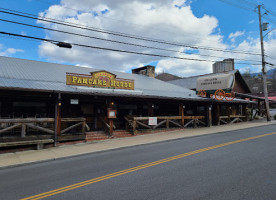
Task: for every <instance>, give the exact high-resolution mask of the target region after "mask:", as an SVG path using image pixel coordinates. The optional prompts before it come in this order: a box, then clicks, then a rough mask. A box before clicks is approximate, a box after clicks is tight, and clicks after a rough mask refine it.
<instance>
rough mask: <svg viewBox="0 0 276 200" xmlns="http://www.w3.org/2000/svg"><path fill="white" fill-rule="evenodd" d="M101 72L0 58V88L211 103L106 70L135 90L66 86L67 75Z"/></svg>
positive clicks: (150, 80) (171, 87)
mask: <svg viewBox="0 0 276 200" xmlns="http://www.w3.org/2000/svg"><path fill="white" fill-rule="evenodd" d="M99 70H100V69H95V68H88V67H80V66H72V65H63V64H55V63H47V62H40V61H33V60H25V59H19V58H10V57H3V56H0V88H2V89H17V90H36V91H48V92H61V93H82V94H83V93H85V94H91V95H94V94H95V95H112V96H132V97H142V98H165V99H166V98H169V99H182V100H194V101H210V100H208V99H204V98H201V97H198V96H197V95H196V94H195V92H194V91H192V90H189V89H186V88H183V87H180V86H176V85H174V84H171V83H167V82H164V81H160V80H157V79H155V78H150V77H147V76H145V75H138V74H129V73H122V72H115V71H109V72H111V73H113V74H116V75H117V77H118V78H123V79H133V80H134V84H135V90H120V89H105V88H91V87H84V86H70V85H66V72H70V73H78V74H90V72H94V71H99Z"/></svg>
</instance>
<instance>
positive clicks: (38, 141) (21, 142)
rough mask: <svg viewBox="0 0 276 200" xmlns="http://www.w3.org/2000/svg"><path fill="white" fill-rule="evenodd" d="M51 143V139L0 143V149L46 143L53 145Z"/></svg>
mask: <svg viewBox="0 0 276 200" xmlns="http://www.w3.org/2000/svg"><path fill="white" fill-rule="evenodd" d="M53 142H54V140H53V139H44V140H30V141H16V142H4V143H0V147H11V146H22V145H32V144H46V143H53Z"/></svg>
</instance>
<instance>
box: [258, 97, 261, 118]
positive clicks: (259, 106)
mask: <svg viewBox="0 0 276 200" xmlns="http://www.w3.org/2000/svg"><path fill="white" fill-rule="evenodd" d="M258 115H261V100H258Z"/></svg>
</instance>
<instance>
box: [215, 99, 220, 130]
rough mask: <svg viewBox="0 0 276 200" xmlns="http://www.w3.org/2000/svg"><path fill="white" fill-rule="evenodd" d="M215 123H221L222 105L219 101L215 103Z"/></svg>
mask: <svg viewBox="0 0 276 200" xmlns="http://www.w3.org/2000/svg"><path fill="white" fill-rule="evenodd" d="M214 108H215V109H214V112H215V113H214V115H215V125H220V105H219V104H218V103H217V104H215V105H214Z"/></svg>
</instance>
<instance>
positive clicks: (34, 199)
mask: <svg viewBox="0 0 276 200" xmlns="http://www.w3.org/2000/svg"><path fill="white" fill-rule="evenodd" d="M274 134H276V132H273V133H267V134H263V135H257V136H253V137H249V138H244V139H240V140H234V141H231V142H226V143H223V144H218V145H214V146H210V147H206V148H203V149H198V150H195V151H191V152H187V153H183V154H179V155H176V156H172V157H169V158H164V159H161V160H157V161H154V162H151V163H147V164H143V165H139V166H136V167H132V168H129V169H125V170H122V171H118V172H115V173H111V174H107V175H104V176H100V177H97V178H93V179H90V180H87V181H83V182H79V183H76V184H73V185H69V186H66V187H62V188H58V189H55V190H51V191H48V192H44V193H41V194H37V195H34V196H31V197H27V198H23V199H21V200H37V199H43V198H46V197H49V196H53V195H56V194H60V193H63V192H66V191H69V190H74V189H76V188H80V187H83V186H86V185H90V184H93V183H97V182H100V181H103V180H107V179H110V178H114V177H117V176H121V175H123V174H128V173H130V172H135V171H138V170H141V169H145V168H148V167H152V166H155V165H160V164H162V163H166V162H170V161H173V160H176V159H180V158H184V157H187V156H191V155H195V154H198V153H201V152H205V151H209V150H212V149H217V148H220V147H224V146H228V145H231V144H236V143H240V142H245V141H248V140H253V139H257V138H261V137H265V136H269V135H274Z"/></svg>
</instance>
